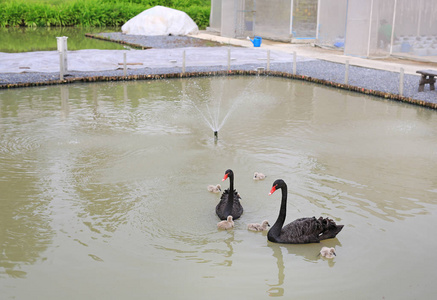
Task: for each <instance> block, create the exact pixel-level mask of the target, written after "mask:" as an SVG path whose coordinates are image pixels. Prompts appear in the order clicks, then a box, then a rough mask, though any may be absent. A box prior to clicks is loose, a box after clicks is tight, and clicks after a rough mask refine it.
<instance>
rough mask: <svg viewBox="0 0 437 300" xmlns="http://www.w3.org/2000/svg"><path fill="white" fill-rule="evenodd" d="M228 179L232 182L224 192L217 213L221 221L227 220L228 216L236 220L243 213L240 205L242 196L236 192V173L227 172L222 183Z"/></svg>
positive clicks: (216, 209)
mask: <svg viewBox="0 0 437 300" xmlns="http://www.w3.org/2000/svg"><path fill="white" fill-rule="evenodd" d="M227 178H229V181H230V185H229V188H228V189H226V190H225V191H224V192H223V194H222V196H221V198H220V202H219V204H217V206H216V208H215V212H216V213H217V216H219V218H220V220H226V219H227V217H228V216H232V217H233V219H234V220H236V219H238V218H239V217H240V216H241V214H242V213H243V206H241V203H240V199H241V198H240V195H239V194H238V193H237V191H236V190H234V172H232V170H226V172H225V176H224V177H223V180H222V181H225V180H226V179H227Z"/></svg>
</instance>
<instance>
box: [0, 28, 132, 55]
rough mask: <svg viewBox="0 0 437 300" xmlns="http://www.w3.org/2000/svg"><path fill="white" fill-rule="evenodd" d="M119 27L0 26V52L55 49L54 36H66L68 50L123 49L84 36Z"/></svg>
mask: <svg viewBox="0 0 437 300" xmlns="http://www.w3.org/2000/svg"><path fill="white" fill-rule="evenodd" d="M120 31H121V29H120V28H119V27H35V28H29V27H10V28H0V52H7V53H18V52H32V51H53V50H57V40H56V37H61V36H67V37H68V40H67V41H68V50H82V49H101V50H123V49H124V47H123V45H121V44H117V43H113V42H109V41H103V40H98V39H93V38H88V37H85V34H86V33H100V32H120Z"/></svg>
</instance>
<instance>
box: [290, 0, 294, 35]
mask: <svg viewBox="0 0 437 300" xmlns="http://www.w3.org/2000/svg"><path fill="white" fill-rule="evenodd" d="M293 5H294V1H293V0H291V8H290V36H292V35H293ZM292 37H293V38H294V36H292Z"/></svg>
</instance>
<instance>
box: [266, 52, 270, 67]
mask: <svg viewBox="0 0 437 300" xmlns="http://www.w3.org/2000/svg"><path fill="white" fill-rule="evenodd" d="M268 71H270V50H267V72H268Z"/></svg>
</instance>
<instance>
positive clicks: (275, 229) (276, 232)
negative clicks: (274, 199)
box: [269, 186, 287, 237]
mask: <svg viewBox="0 0 437 300" xmlns="http://www.w3.org/2000/svg"><path fill="white" fill-rule="evenodd" d="M281 192H282V200H281V209H280V210H279V216H278V219H277V220H276V222H275V224H274V225H273V226H272V228H270V230H269V234H270V235H271V236H274V237H279V236H280V234H281V230H282V225H284V222H285V217H286V216H287V186H283V187H281Z"/></svg>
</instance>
